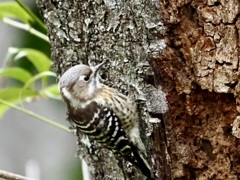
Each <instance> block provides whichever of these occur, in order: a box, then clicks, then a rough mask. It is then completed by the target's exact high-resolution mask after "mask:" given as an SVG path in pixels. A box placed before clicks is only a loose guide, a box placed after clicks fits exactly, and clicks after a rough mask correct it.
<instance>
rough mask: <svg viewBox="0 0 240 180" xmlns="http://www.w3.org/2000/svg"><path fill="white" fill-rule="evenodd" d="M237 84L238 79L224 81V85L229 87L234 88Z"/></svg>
mask: <svg viewBox="0 0 240 180" xmlns="http://www.w3.org/2000/svg"><path fill="white" fill-rule="evenodd" d="M237 84H238V81H235V82H230V83H225V85H226V86H228V87H230V88H235V87H236V85H237Z"/></svg>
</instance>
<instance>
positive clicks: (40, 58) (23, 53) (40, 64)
mask: <svg viewBox="0 0 240 180" xmlns="http://www.w3.org/2000/svg"><path fill="white" fill-rule="evenodd" d="M10 51H11V52H9V53H16V56H15V58H14V59H15V60H20V59H21V58H23V57H26V58H27V59H28V60H29V61H30V62H31V63H33V65H34V66H35V68H36V69H37V71H38V72H44V71H49V70H50V67H51V59H50V58H49V57H48V56H46V55H45V54H44V53H42V52H41V51H38V50H35V49H30V48H19V49H18V48H11V49H10ZM8 56H9V55H8Z"/></svg>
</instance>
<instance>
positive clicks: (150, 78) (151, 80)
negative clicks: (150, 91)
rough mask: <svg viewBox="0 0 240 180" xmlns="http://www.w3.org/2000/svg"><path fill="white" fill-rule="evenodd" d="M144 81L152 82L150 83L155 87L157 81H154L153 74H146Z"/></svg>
mask: <svg viewBox="0 0 240 180" xmlns="http://www.w3.org/2000/svg"><path fill="white" fill-rule="evenodd" d="M144 81H145V82H146V84H150V85H152V86H154V87H155V82H154V76H153V75H146V76H145V77H144Z"/></svg>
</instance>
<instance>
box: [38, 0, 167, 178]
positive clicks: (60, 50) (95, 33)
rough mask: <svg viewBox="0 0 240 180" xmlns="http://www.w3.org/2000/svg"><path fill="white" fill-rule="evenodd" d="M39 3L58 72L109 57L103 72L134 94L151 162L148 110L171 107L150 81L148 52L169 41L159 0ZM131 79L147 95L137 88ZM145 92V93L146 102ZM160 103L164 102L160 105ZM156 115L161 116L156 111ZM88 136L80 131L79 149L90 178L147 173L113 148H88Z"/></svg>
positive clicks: (152, 54) (46, 0) (156, 51)
mask: <svg viewBox="0 0 240 180" xmlns="http://www.w3.org/2000/svg"><path fill="white" fill-rule="evenodd" d="M37 5H38V7H39V9H40V11H41V13H42V15H43V17H44V20H45V23H46V25H47V27H48V33H49V38H50V43H51V46H52V58H53V60H54V64H53V68H54V70H55V71H56V73H57V75H59V76H60V75H61V74H62V73H63V72H64V71H66V69H68V68H69V67H71V66H73V65H76V64H80V63H84V64H87V63H88V61H91V63H94V62H95V63H99V62H101V61H102V60H103V59H109V60H110V62H109V64H108V65H107V66H105V70H104V71H103V77H104V78H105V79H106V83H108V84H109V85H110V86H112V87H114V88H117V89H118V90H119V91H122V92H123V93H125V94H128V95H129V96H131V97H133V96H134V97H136V99H137V103H138V105H139V114H140V117H141V119H140V127H141V134H142V138H143V140H144V143H145V145H146V147H147V149H148V154H149V162H151V157H150V154H152V153H151V152H150V151H154V149H152V148H151V143H152V141H151V139H152V138H151V137H150V135H151V133H152V126H151V124H150V123H149V121H148V120H149V119H150V118H151V117H150V115H149V113H148V111H151V112H154V111H156V112H158V113H161V112H163V111H166V109H167V106H166V104H164V100H165V94H164V93H162V91H161V90H160V89H158V88H155V87H153V86H152V85H151V84H152V83H153V80H152V79H153V73H152V70H150V67H149V63H148V61H147V60H148V59H149V58H150V57H158V56H159V54H160V52H161V50H162V49H163V48H164V47H165V46H164V45H165V44H164V42H163V40H161V39H159V38H158V37H159V36H161V34H163V31H164V28H163V26H162V23H160V14H159V11H160V9H159V8H160V6H159V2H158V1H152V0H146V1H139V0H134V1H132V0H126V1H116V0H88V1H86V0H68V1H66V0H55V1H54V0H53V1H49V0H38V1H37ZM131 85H134V86H136V87H137V88H139V89H140V90H141V91H142V92H143V93H145V94H147V95H145V97H142V95H141V93H140V94H137V93H136V90H135V89H134V88H131ZM150 95H151V96H150ZM143 98H146V99H147V104H148V106H146V105H145V103H144V102H145V101H143V100H142V99H143ZM160 103H163V106H162V105H159V106H157V104H160ZM153 104H154V105H155V106H152V105H153ZM152 120H154V121H155V122H158V120H157V117H155V119H154V118H152ZM84 142H85V141H83V140H82V137H81V134H78V144H79V145H78V149H79V155H80V156H82V157H83V158H84V159H85V161H86V162H87V164H88V165H89V167H90V171H91V174H92V179H99V180H102V179H119V180H120V179H143V177H142V174H141V173H139V172H138V171H137V170H136V169H134V168H132V166H129V164H128V163H126V162H123V164H122V162H121V161H120V162H118V160H116V158H115V157H114V155H113V154H112V153H111V152H110V151H108V150H106V149H102V148H100V147H99V146H98V145H97V144H95V143H94V142H92V147H91V149H90V148H89V147H88V146H87V144H85V143H84ZM117 159H121V158H117ZM119 164H120V165H119ZM164 167H165V166H164Z"/></svg>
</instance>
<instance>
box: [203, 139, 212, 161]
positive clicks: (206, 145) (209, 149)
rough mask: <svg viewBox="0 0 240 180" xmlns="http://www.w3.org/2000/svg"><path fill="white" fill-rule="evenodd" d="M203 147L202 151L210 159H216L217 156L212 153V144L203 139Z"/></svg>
mask: <svg viewBox="0 0 240 180" xmlns="http://www.w3.org/2000/svg"><path fill="white" fill-rule="evenodd" d="M201 147H202V150H203V151H204V152H206V153H207V155H208V157H209V158H210V159H214V158H215V156H214V154H213V152H212V151H213V148H212V144H211V142H210V141H209V140H207V139H203V140H202V145H201Z"/></svg>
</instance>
